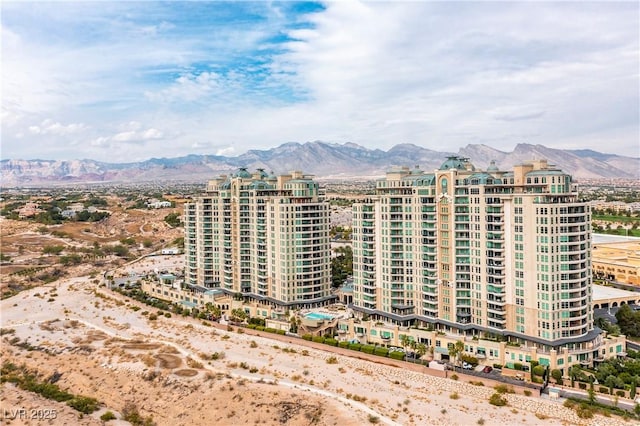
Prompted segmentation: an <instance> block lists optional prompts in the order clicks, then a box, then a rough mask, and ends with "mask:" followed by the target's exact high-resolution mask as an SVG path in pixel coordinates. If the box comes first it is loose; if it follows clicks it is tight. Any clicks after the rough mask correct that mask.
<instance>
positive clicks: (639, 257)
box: [593, 239, 640, 288]
mask: <svg viewBox="0 0 640 426" xmlns="http://www.w3.org/2000/svg"><path fill="white" fill-rule="evenodd" d="M593 273H594V276H595V278H598V279H603V280H609V281H615V282H617V283H622V284H628V285H630V286H634V287H638V288H640V239H629V240H627V241H619V242H612V243H602V244H596V245H594V249H593Z"/></svg>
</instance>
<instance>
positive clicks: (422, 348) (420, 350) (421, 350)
mask: <svg viewBox="0 0 640 426" xmlns="http://www.w3.org/2000/svg"><path fill="white" fill-rule="evenodd" d="M427 351H428V349H427V345H425V344H424V343H418V344H417V345H416V354H418V357H419V358H422V357H423V356H424V355H425V354H426V353H427Z"/></svg>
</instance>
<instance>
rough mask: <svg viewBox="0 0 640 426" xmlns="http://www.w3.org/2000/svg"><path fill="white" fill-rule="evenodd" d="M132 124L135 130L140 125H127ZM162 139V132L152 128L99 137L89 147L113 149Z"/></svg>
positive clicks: (135, 123) (134, 123)
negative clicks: (123, 145)
mask: <svg viewBox="0 0 640 426" xmlns="http://www.w3.org/2000/svg"><path fill="white" fill-rule="evenodd" d="M132 124H133V127H135V128H139V127H140V126H139V125H140V123H137V122H131V123H128V125H129V126H131V125H132ZM164 137H165V135H164V133H163V132H162V131H160V130H158V129H154V128H149V129H146V130H129V131H126V132H120V133H116V134H114V135H112V136H99V137H97V138H95V139H93V141H92V142H91V145H92V146H97V147H113V146H115V145H121V144H142V143H145V142H147V141H152V140H157V139H162V138H164Z"/></svg>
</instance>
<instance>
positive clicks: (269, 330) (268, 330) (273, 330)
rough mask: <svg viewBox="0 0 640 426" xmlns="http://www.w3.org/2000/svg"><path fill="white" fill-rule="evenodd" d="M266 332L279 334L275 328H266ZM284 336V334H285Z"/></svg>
mask: <svg viewBox="0 0 640 426" xmlns="http://www.w3.org/2000/svg"><path fill="white" fill-rule="evenodd" d="M264 331H266V332H267V333H277V332H278V330H276V329H275V328H273V327H265V328H264ZM283 334H284V333H283Z"/></svg>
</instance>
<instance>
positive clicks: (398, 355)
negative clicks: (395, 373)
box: [389, 351, 404, 361]
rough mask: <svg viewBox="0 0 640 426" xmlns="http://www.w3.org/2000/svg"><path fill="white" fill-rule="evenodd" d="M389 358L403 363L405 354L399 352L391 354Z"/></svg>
mask: <svg viewBox="0 0 640 426" xmlns="http://www.w3.org/2000/svg"><path fill="white" fill-rule="evenodd" d="M389 358H391V359H397V360H400V361H402V360H404V353H403V352H397V351H393V352H389Z"/></svg>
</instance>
